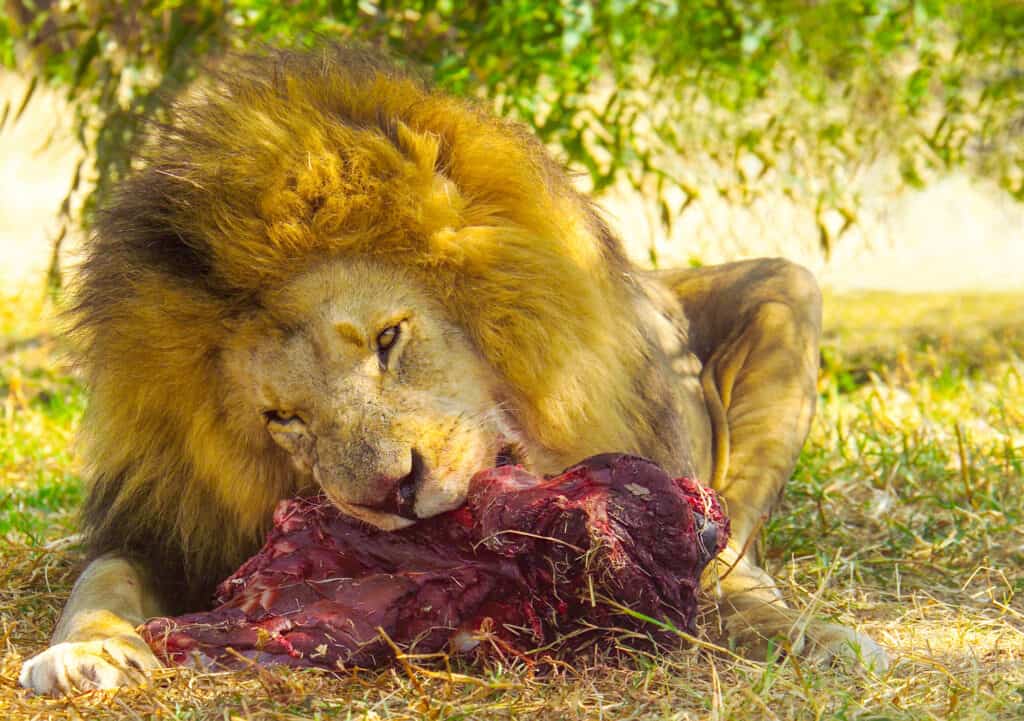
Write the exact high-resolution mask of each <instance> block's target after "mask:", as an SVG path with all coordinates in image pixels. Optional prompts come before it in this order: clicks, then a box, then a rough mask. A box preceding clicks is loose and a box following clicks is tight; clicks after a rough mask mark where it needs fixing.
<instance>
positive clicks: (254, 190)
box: [72, 48, 681, 607]
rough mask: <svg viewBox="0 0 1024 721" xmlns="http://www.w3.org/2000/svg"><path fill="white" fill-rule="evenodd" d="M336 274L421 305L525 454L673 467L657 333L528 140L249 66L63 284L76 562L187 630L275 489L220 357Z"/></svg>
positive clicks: (271, 61)
mask: <svg viewBox="0 0 1024 721" xmlns="http://www.w3.org/2000/svg"><path fill="white" fill-rule="evenodd" d="M350 258H351V259H356V258H364V259H369V260H372V261H373V262H377V263H383V264H393V265H395V266H397V267H399V268H401V269H402V271H403V272H404V273H408V274H409V275H410V277H411V278H412V279H413V280H414V282H415V283H416V284H417V285H419V286H421V287H423V288H425V289H426V290H427V292H429V294H430V295H431V297H432V298H433V299H436V301H437V302H438V303H439V305H440V307H441V308H442V309H443V312H444V313H445V314H446V316H447V318H448V319H449V320H450V321H451V322H452V323H454V324H455V325H456V326H458V327H460V328H461V329H462V330H463V331H464V332H465V334H466V336H467V337H468V339H469V341H470V343H471V345H472V347H473V348H474V349H475V352H477V353H478V354H479V355H480V356H481V357H482V358H483V359H484V361H485V362H486V363H487V364H488V366H489V367H490V368H491V369H492V370H493V372H494V373H495V374H496V376H497V377H498V378H500V379H501V385H502V389H503V390H502V395H503V396H504V397H502V398H500V399H499V400H500V401H501V402H504V403H509V404H510V405H511V406H514V408H515V413H516V421H517V423H518V424H519V425H520V428H521V430H522V432H523V433H525V434H527V435H528V436H529V437H530V438H531V439H532V440H533V441H534V442H535V443H536V444H537V445H538V446H539V447H541V448H546V449H553V451H554V452H555V453H556V455H557V456H559V457H565V458H569V459H572V458H573V456H574V455H577V454H578V456H577V457H582V455H584V454H586V453H589V452H593V450H594V449H599V450H632V451H635V452H642V451H646V452H647V453H648V454H649V455H651V456H652V457H654V458H655V460H658V461H659V462H663V463H664V462H667V460H669V459H671V458H673V455H675V456H681V453H680V451H679V447H678V437H677V436H676V435H675V434H673V433H672V431H673V430H674V429H673V428H672V427H656V426H657V425H658V419H657V418H656V416H658V415H659V414H658V413H652V412H651V401H652V398H653V399H656V398H658V396H659V395H663V393H662V391H661V390H659V388H660V386H661V385H663V384H664V383H665V382H666V381H665V378H667V377H668V374H667V372H666V373H663V372H662V370H661V369H660V368H659V369H652V368H650V358H649V354H650V353H651V351H650V347H651V342H650V338H648V337H647V336H648V335H650V334H653V333H656V332H657V326H658V323H659V322H660V323H661V324H662V325H665V324H666V321H665V320H664V319H663V318H659V317H657V316H658V313H657V312H656V311H655V310H654V309H653V308H654V306H653V305H652V304H651V303H650V302H649V301H648V298H647V294H646V291H644V290H643V289H642V287H641V286H642V281H641V280H639V279H638V277H637V276H635V275H634V274H633V272H632V270H631V268H630V267H629V265H628V263H627V262H626V261H625V259H624V255H623V253H622V251H621V248H620V245H619V242H618V240H617V239H616V238H615V237H614V236H613V235H612V233H611V232H610V231H609V230H608V228H607V227H606V226H605V224H604V223H603V222H602V221H601V219H600V218H599V217H598V215H597V214H596V212H595V211H594V210H593V209H592V207H591V206H590V204H589V202H588V201H587V200H586V199H584V198H583V197H582V196H580V195H579V194H577V193H576V192H575V191H574V190H573V189H572V188H571V186H570V183H569V180H568V179H567V176H566V175H565V174H564V172H563V171H562V170H561V169H560V168H559V166H557V164H555V163H554V162H552V161H551V160H550V159H549V157H548V155H547V153H546V151H545V150H544V148H543V147H542V146H541V145H540V143H539V142H538V141H536V140H535V139H534V138H533V137H532V136H531V135H530V134H529V133H528V132H527V131H526V130H525V129H523V128H522V127H520V126H518V125H515V124H512V123H509V122H506V121H502V120H498V119H495V118H493V117H491V116H489V115H487V114H485V113H483V112H481V111H479V110H478V109H476V108H475V107H473V106H472V105H470V104H468V103H466V102H464V101H461V100H457V99H453V98H451V97H448V96H445V95H442V94H439V93H437V92H434V91H432V90H430V89H429V88H427V87H426V86H424V85H423V84H421V83H419V82H417V81H416V80H414V79H412V78H411V77H409V76H407V75H404V74H403V73H401V72H399V71H398V70H396V69H395V68H394V67H392V66H390V65H388V64H386V63H382V62H381V61H380V60H379V59H375V58H371V57H370V56H367V55H364V54H362V53H360V52H358V51H353V50H347V49H339V48H326V49H323V50H321V51H319V52H317V53H296V54H292V53H288V52H270V53H265V54H261V55H257V56H251V57H246V58H242V59H235V60H231V61H230V62H229V64H228V65H227V66H225V67H223V68H221V69H220V71H219V72H218V73H216V74H215V75H214V77H213V79H211V80H210V81H208V82H205V83H203V84H202V85H201V86H200V87H199V88H198V89H196V90H194V91H192V92H191V93H190V94H189V95H188V96H186V97H184V98H182V99H181V100H180V101H179V102H178V103H177V104H176V105H175V107H174V109H173V112H172V116H171V119H170V120H169V122H168V123H167V124H166V125H165V126H163V127H161V128H158V129H157V130H156V131H155V132H154V134H153V137H152V138H151V141H150V142H149V144H148V149H147V151H146V155H145V158H144V159H143V163H142V167H141V168H140V170H139V171H138V172H137V173H135V174H134V176H133V177H131V178H129V179H128V180H127V181H126V182H125V183H123V185H122V187H121V188H120V190H119V192H118V195H117V197H116V198H115V200H114V202H113V204H112V205H111V207H110V208H109V209H108V210H107V211H106V212H105V214H104V215H103V216H102V217H101V219H100V222H99V224H98V228H97V232H96V236H95V238H94V239H93V242H92V243H91V245H90V247H89V255H88V259H87V261H86V262H85V263H84V265H83V267H82V271H81V273H80V276H79V278H78V284H77V287H76V295H75V304H74V309H73V311H72V316H73V320H74V324H75V335H76V337H77V341H78V344H79V353H80V358H82V364H83V366H84V370H85V373H86V377H87V381H88V384H89V386H90V389H91V401H90V405H89V409H88V412H87V416H86V418H85V420H84V421H83V423H82V428H83V429H84V440H85V442H84V446H83V453H84V457H85V460H86V462H87V464H88V474H89V476H90V477H91V478H92V479H93V481H92V482H93V484H94V486H93V488H94V490H93V492H92V494H91V496H90V500H89V502H88V503H87V507H86V511H85V525H86V531H87V533H88V535H89V537H90V539H91V542H92V547H93V551H94V552H95V553H101V552H107V551H120V552H122V553H126V554H128V555H133V554H134V555H136V556H139V555H145V556H146V560H147V565H149V566H150V567H156V568H161V569H162V570H161V574H162V575H163V576H164V577H165V578H170V577H173V576H174V575H175V574H178V573H180V574H182V577H183V578H187V579H189V580H188V581H187V582H186V583H185V585H184V587H183V588H180V589H176V590H175V592H174V593H173V594H171V595H172V596H173V597H174V600H177V601H179V603H180V604H181V605H182V606H188V605H192V606H193V607H194V606H195V604H196V603H201V602H202V601H204V600H205V599H204V598H202V595H201V594H202V593H205V589H207V588H208V587H209V584H210V583H211V582H213V581H215V580H217V578H218V577H220V576H222V575H224V574H225V573H227V572H229V571H230V570H231V569H232V568H233V566H234V565H235V564H237V563H238V562H239V561H240V560H241V559H242V558H243V557H244V554H245V553H246V552H247V551H248V550H250V549H251V548H252V547H253V544H254V543H255V542H256V540H257V539H258V537H259V535H260V534H261V533H262V531H263V529H264V528H265V524H266V522H267V519H268V518H269V512H270V509H271V508H272V506H273V504H274V503H275V501H276V500H278V499H279V498H281V497H282V496H285V495H288V494H290V493H292V492H294V491H295V487H294V486H295V483H296V481H295V478H294V474H293V473H292V472H291V471H290V470H289V468H288V467H287V465H286V464H285V463H284V462H283V460H282V458H281V455H280V454H279V453H274V452H272V450H271V449H269V448H268V446H266V445H265V444H261V443H260V442H257V441H255V440H254V439H253V438H251V437H249V435H247V434H245V433H243V432H240V431H238V430H237V428H236V426H235V424H233V423H231V422H229V421H230V418H229V417H228V410H227V408H228V406H227V401H226V399H227V397H228V395H229V389H228V388H227V387H226V385H225V380H224V373H223V363H222V360H223V359H222V353H223V349H224V345H225V343H226V341H227V339H228V338H229V336H230V334H231V332H232V328H233V327H234V325H235V324H236V323H237V322H238V319H239V318H241V317H244V316H246V315H247V314H251V313H252V312H253V311H254V310H256V309H259V308H262V307H264V305H265V304H266V303H268V302H269V299H271V298H272V296H273V294H274V293H275V292H277V291H279V290H280V289H282V288H285V287H287V286H288V285H289V284H290V283H293V282H294V281H295V279H296V278H298V277H300V276H302V275H303V274H305V273H309V272H313V271H315V269H316V268H317V267H319V266H320V265H321V264H323V263H325V262H327V261H332V260H344V259H350ZM673 332H674V331H670V332H669V333H670V334H671V333H673ZM670 341H671V339H669V342H670ZM665 393H667V389H666V391H665ZM659 413H660V420H661V421H662V422H664V423H666V424H667V425H668V426H672V421H671V419H667V416H666V414H665V412H664V409H662V411H660V412H659ZM666 419H667V420H666ZM659 434H662V435H664V437H665V439H666V440H665V447H664V448H663V449H660V450H659V449H652V448H651V443H652V441H651V439H655V438H657V437H658V436H659ZM659 456H660V457H659ZM195 594H200V595H198V596H197V595H195Z"/></svg>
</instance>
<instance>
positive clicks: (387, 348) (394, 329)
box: [377, 323, 402, 368]
mask: <svg viewBox="0 0 1024 721" xmlns="http://www.w3.org/2000/svg"><path fill="white" fill-rule="evenodd" d="M401 334H402V326H401V324H400V323H399V324H397V325H392V326H388V327H387V328H385V329H384V330H382V331H381V332H380V333H379V334H377V358H378V359H380V364H381V367H382V368H387V366H388V355H389V354H390V352H391V349H392V348H394V347H395V343H397V342H398V337H399V336H400V335H401Z"/></svg>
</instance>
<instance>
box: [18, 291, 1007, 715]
mask: <svg viewBox="0 0 1024 721" xmlns="http://www.w3.org/2000/svg"><path fill="white" fill-rule="evenodd" d="M828 315H829V317H828V322H827V327H828V333H827V340H826V347H825V349H824V353H823V356H824V359H825V364H824V369H823V372H822V376H821V394H822V402H821V405H820V406H819V417H818V420H817V422H816V424H815V426H814V429H813V431H812V437H811V439H810V441H809V443H808V446H807V448H806V451H805V453H804V455H803V458H802V461H801V464H800V466H799V468H798V470H797V473H796V476H795V478H794V480H793V482H792V484H791V487H790V489H789V492H788V494H787V498H786V502H785V505H784V508H783V509H782V511H781V512H780V513H779V514H777V515H776V517H775V518H774V519H773V520H772V522H771V523H770V527H769V528H768V529H767V534H766V538H767V540H766V541H765V552H766V553H767V557H768V559H769V560H768V563H769V566H770V568H771V570H772V571H773V572H774V573H775V574H776V575H777V577H778V578H780V579H781V580H782V581H783V582H784V583H785V584H786V585H787V587H788V591H789V594H790V596H791V598H792V599H793V600H794V602H795V603H797V604H808V603H811V604H812V605H813V606H814V607H815V608H816V609H817V613H819V614H821V615H825V616H828V617H832V618H835V619H841V620H843V621H845V622H848V623H853V624H856V625H858V626H859V627H860V628H862V629H863V630H865V631H868V632H869V633H871V634H873V635H874V636H875V637H876V638H878V639H879V640H880V641H881V642H882V643H883V644H884V645H886V646H887V647H888V648H889V649H890V651H891V653H892V655H893V656H894V658H895V660H896V663H895V664H894V666H893V668H892V670H891V671H890V672H889V673H888V674H887V675H886V676H884V677H882V678H872V677H863V676H850V675H846V674H843V673H840V672H836V671H832V670H828V669H825V670H822V669H813V668H808V667H806V666H803V665H800V664H799V663H798V662H797V661H796V660H795V659H792V658H790V659H787V660H785V661H783V662H781V663H779V664H774V665H760V664H752V663H743V662H738V661H735V660H732V659H729V658H728V657H725V656H712V655H708V654H706V653H704V652H700V651H697V650H691V651H683V652H679V653H675V654H666V655H662V656H658V657H651V656H644V655H634V656H632V657H631V659H630V660H629V661H628V663H627V664H626V665H625V667H619V668H616V667H613V666H611V665H609V664H607V663H604V662H603V661H602V660H601V659H589V660H587V661H584V662H581V663H579V664H578V666H577V668H575V669H569V668H562V669H557V670H556V671H554V672H552V673H550V674H548V675H545V676H540V675H536V674H534V673H533V672H532V671H531V670H530V669H529V668H526V667H524V666H522V665H521V664H517V663H511V664H508V665H505V664H501V663H498V662H494V663H493V664H492V665H491V666H490V667H489V668H487V669H484V670H480V669H470V668H464V667H457V668H456V669H455V671H456V672H460V673H461V674H462V675H459V673H449V672H448V670H447V669H446V668H445V666H444V665H436V664H435V665H429V666H427V667H420V666H415V665H411V664H410V665H409V666H407V667H404V668H396V669H392V670H388V671H384V672H380V673H371V672H359V673H353V674H352V675H351V676H350V677H346V678H342V679H337V678H333V677H330V676H327V675H324V674H320V673H315V672H286V671H281V670H275V669H271V670H251V671H247V672H240V673H232V674H216V675H215V674H199V673H194V672H189V671H167V672H165V673H164V674H162V675H161V676H160V677H159V678H158V679H156V680H155V682H154V684H153V686H152V687H150V688H144V689H134V690H123V691H118V692H109V693H108V692H93V693H86V694H82V695H79V696H76V697H73V698H69V699H60V700H54V699H45V698H35V697H32V696H29V695H28V694H27V693H26V692H24V691H22V690H20V689H18V688H17V685H16V679H17V674H18V671H19V667H20V664H21V661H22V660H23V659H25V658H27V657H28V656H30V655H31V654H33V653H35V652H37V651H39V650H41V649H42V648H43V647H44V646H45V644H46V638H47V634H48V633H49V631H50V629H51V628H52V626H53V623H54V620H55V618H56V615H57V613H58V610H59V608H60V606H61V605H62V603H63V602H64V600H65V598H66V597H67V594H68V591H69V589H70V585H71V583H72V581H73V578H74V572H75V566H76V563H77V562H78V561H79V560H80V558H79V554H78V552H77V551H76V550H75V548H74V546H70V547H56V548H54V547H50V548H48V547H47V546H46V545H45V544H47V543H49V542H52V541H54V540H55V539H59V538H62V537H65V536H67V535H68V534H69V533H71V532H73V530H74V517H73V513H74V509H75V507H76V506H77V504H78V503H79V502H80V499H81V488H80V481H79V479H78V477H77V476H76V474H75V467H74V464H73V460H72V456H71V453H70V450H69V448H70V440H71V438H72V436H73V430H74V426H75V423H76V422H77V419H78V418H79V416H80V413H81V409H82V406H83V403H84V398H83V394H82V391H81V388H80V386H79V385H78V384H77V382H76V381H75V380H74V378H72V377H69V375H68V374H67V373H66V372H65V371H63V370H62V369H61V367H60V366H59V365H58V363H57V361H56V360H55V359H56V357H57V353H56V345H55V341H54V340H53V339H52V337H51V336H50V335H49V334H48V333H49V329H50V328H51V324H50V323H49V322H48V321H46V320H45V319H37V318H35V317H34V316H35V314H33V313H26V312H25V311H24V306H23V305H20V304H17V303H14V302H5V303H2V304H0V534H3V536H4V538H5V542H3V543H2V544H0V717H2V718H6V719H30V718H39V719H47V718H87V719H94V718H95V719H105V718H144V719H149V718H154V719H155V718H161V719H164V718H170V719H247V718H254V719H255V718H260V719H318V718H325V719H326V718H372V719H405V718H432V719H478V718H513V719H514V718H523V719H530V720H531V721H539V720H541V719H596V718H609V719H611V718H614V719H633V718H636V719H722V720H725V719H737V720H739V719H743V720H746V719H862V720H864V721H867V720H868V719H872V720H873V721H881V720H882V719H932V718H935V719H940V718H941V719H964V720H967V719H971V720H973V719H1016V718H1021V717H1024V522H1022V521H1024V483H1022V481H1024V402H1022V401H1024V362H1022V356H1024V297H1022V296H996V295H989V296H975V297H951V296H897V295H877V294H876V295H863V296H843V297H836V298H831V299H829V313H828Z"/></svg>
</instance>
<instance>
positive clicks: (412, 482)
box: [363, 448, 424, 518]
mask: <svg viewBox="0 0 1024 721" xmlns="http://www.w3.org/2000/svg"><path fill="white" fill-rule="evenodd" d="M423 468H424V466H423V456H421V455H420V454H419V452H418V451H417V450H416V449H415V448H414V449H413V450H412V463H411V464H410V470H409V472H408V473H407V474H405V475H404V476H402V477H400V478H380V479H378V481H377V484H376V485H377V487H378V488H386V489H387V491H386V493H385V494H384V496H383V498H381V500H380V501H378V502H376V503H366V504H363V505H365V506H366V507H368V508H373V509H374V510H377V511H383V512H384V513H392V514H394V515H396V516H401V517H403V518H416V513H415V511H414V510H413V508H414V507H415V505H416V492H417V490H419V484H420V481H421V480H422V478H423Z"/></svg>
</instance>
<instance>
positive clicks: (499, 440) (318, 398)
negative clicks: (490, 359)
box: [223, 259, 525, 529]
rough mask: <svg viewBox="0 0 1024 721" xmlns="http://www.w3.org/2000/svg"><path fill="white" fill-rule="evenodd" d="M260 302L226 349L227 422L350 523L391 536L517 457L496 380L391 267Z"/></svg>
mask: <svg viewBox="0 0 1024 721" xmlns="http://www.w3.org/2000/svg"><path fill="white" fill-rule="evenodd" d="M263 300H264V302H263V304H262V306H261V307H260V308H259V309H258V310H254V311H251V312H249V313H247V314H245V315H244V316H243V317H242V318H240V319H239V322H238V325H237V328H236V329H235V330H234V332H233V333H232V334H231V335H230V336H229V337H228V339H227V340H226V343H225V347H224V353H223V369H224V385H225V407H226V408H228V409H230V412H229V414H228V415H229V417H230V418H231V419H233V420H234V421H235V422H237V423H238V428H237V432H238V433H239V434H244V435H246V436H247V437H248V443H249V445H250V447H260V446H262V447H263V451H262V452H264V453H266V454H268V455H275V454H280V453H281V452H282V451H283V452H284V454H286V455H287V456H288V458H289V459H290V461H291V464H292V466H293V467H294V469H295V471H297V474H298V475H297V477H298V478H299V479H311V480H313V481H315V483H316V484H317V485H318V486H319V487H320V488H322V489H323V490H324V491H325V492H326V494H327V495H328V497H329V498H331V499H332V500H333V501H334V502H335V503H336V504H337V505H338V506H339V507H341V508H342V510H344V511H346V512H348V513H349V514H350V515H353V516H356V517H358V518H361V519H363V520H365V521H368V522H369V523H372V524H374V525H376V526H378V527H381V528H385V529H392V528H399V527H401V526H404V525H408V524H410V523H412V522H413V520H412V519H416V518H424V517H428V516H433V515H435V514H437V513H440V512H442V511H446V510H450V509H452V508H455V507H457V506H459V505H460V504H461V503H462V502H463V501H464V500H465V491H466V485H467V483H468V480H469V478H470V476H472V474H473V473H474V472H475V471H476V470H478V469H480V468H482V467H485V466H489V465H493V464H494V463H495V462H496V461H497V460H498V459H499V457H500V458H501V460H502V461H504V460H513V457H514V456H519V455H520V453H521V452H522V450H524V449H523V448H522V446H521V445H520V444H519V443H518V442H517V438H518V434H517V433H516V432H515V431H514V430H513V429H512V428H511V426H510V424H509V423H508V422H507V420H506V414H505V413H504V412H503V409H502V406H501V403H500V401H499V400H498V397H499V395H500V388H501V384H500V382H499V380H498V379H497V377H496V376H495V373H494V371H493V370H492V369H491V367H490V366H489V365H488V364H487V363H486V362H485V361H484V359H483V358H482V357H481V356H480V355H479V354H478V353H477V352H476V351H475V350H474V348H473V346H472V343H471V341H470V339H469V338H468V337H467V335H466V334H465V332H463V330H462V329H461V328H459V326H457V325H456V324H455V323H453V322H452V321H451V320H450V318H449V317H448V315H447V314H446V313H445V312H444V309H443V308H442V307H441V306H440V305H439V304H438V303H437V302H436V301H435V300H434V298H433V297H431V295H430V294H429V293H427V292H426V291H425V290H424V289H423V288H421V287H420V285H419V284H418V283H417V282H416V280H415V279H414V278H413V277H411V276H410V274H408V273H407V272H405V271H404V270H403V269H402V268H401V267H398V266H394V265H390V264H387V263H380V262H374V261H371V260H360V259H344V260H333V261H326V262H324V263H323V264H321V265H317V266H316V267H315V269H313V270H311V271H308V272H307V273H304V274H302V275H300V276H299V277H298V278H297V279H295V280H294V281H292V282H289V283H286V284H284V285H283V286H282V287H280V288H279V289H276V290H275V291H274V292H272V293H267V294H266V295H265V296H264V299H263ZM515 460H525V459H524V458H521V457H516V458H515Z"/></svg>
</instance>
